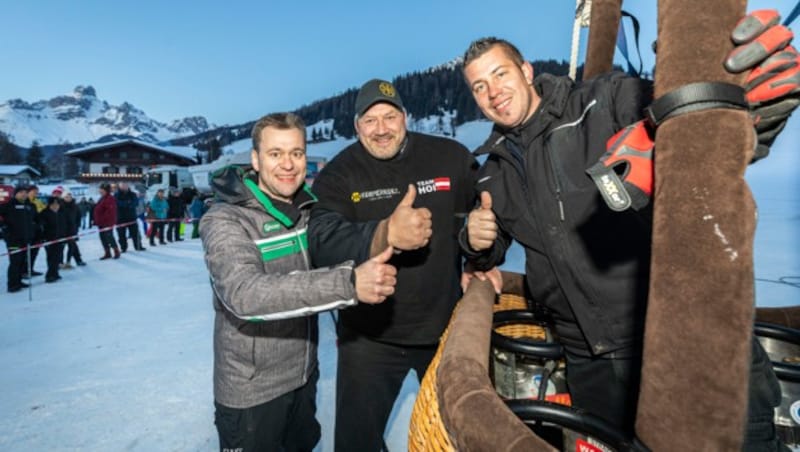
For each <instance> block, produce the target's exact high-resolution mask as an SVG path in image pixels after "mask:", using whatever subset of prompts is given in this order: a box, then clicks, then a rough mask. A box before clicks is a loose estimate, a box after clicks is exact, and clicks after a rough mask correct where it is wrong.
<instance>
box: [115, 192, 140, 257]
mask: <svg viewBox="0 0 800 452" xmlns="http://www.w3.org/2000/svg"><path fill="white" fill-rule="evenodd" d="M115 198H116V199H117V224H118V225H120V226H117V237H118V238H119V248H120V251H122V252H123V253H124V252H126V251H128V237H130V239H131V242H133V248H134V249H135V250H136V251H144V247H143V246H142V241H141V238H140V235H139V225H138V224H137V223H136V205H137V204H138V202H139V198H138V196H136V193H134V192H132V191H131V190H130V188H129V187H128V184H127V183H125V182H122V183H120V184H119V189H118V190H117V194H116V196H115Z"/></svg>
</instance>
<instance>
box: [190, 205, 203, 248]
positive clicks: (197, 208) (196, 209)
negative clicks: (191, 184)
mask: <svg viewBox="0 0 800 452" xmlns="http://www.w3.org/2000/svg"><path fill="white" fill-rule="evenodd" d="M205 212H206V208H205V203H203V200H201V199H200V195H195V197H194V199H192V204H191V205H190V206H189V215H191V216H192V238H193V239H196V238H199V237H200V231H198V226H199V225H200V217H202V216H203V214H204V213H205Z"/></svg>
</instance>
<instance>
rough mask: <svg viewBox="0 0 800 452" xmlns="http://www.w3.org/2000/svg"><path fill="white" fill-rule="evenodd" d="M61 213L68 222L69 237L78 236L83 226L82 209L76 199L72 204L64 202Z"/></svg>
mask: <svg viewBox="0 0 800 452" xmlns="http://www.w3.org/2000/svg"><path fill="white" fill-rule="evenodd" d="M61 211H62V212H64V217H65V218H66V221H67V235H70V236H71V235H77V234H78V228H79V227H80V225H81V209H80V207H79V206H78V203H77V202H75V200H74V199H73V200H72V201H70V202H67V201H63V202H62V203H61Z"/></svg>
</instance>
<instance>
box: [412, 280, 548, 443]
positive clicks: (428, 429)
mask: <svg viewBox="0 0 800 452" xmlns="http://www.w3.org/2000/svg"><path fill="white" fill-rule="evenodd" d="M493 309H494V311H495V312H497V311H505V310H509V309H527V303H526V302H525V298H523V297H521V296H519V295H510V294H503V295H501V296H500V299H499V302H498V303H497V304H495V305H494V307H493ZM448 331H449V327H448V329H447V330H445V332H444V333H443V334H442V338H441V340H440V341H439V348H438V350H436V355H435V356H434V357H433V360H432V361H431V364H430V366H428V371H427V372H425V376H424V377H423V378H422V383H421V384H420V387H419V393H417V400H416V401H415V402H414V410H413V411H412V412H411V424H410V426H409V431H408V450H409V451H411V452H427V451H453V450H455V449H454V448H453V445H452V443H451V442H450V437H449V436H448V434H447V432H446V431H445V429H444V424H443V423H442V418H441V415H440V413H439V398H438V396H437V394H436V373H437V369H438V368H439V360H440V358H441V354H442V349H443V348H444V343H445V341H446V340H447V333H448ZM496 331H497V332H499V333H500V334H504V335H507V336H509V337H514V338H519V337H530V338H535V339H542V340H544V338H545V332H544V329H542V328H541V327H539V326H536V325H525V324H519V325H506V326H503V327H500V328H498V329H497V330H496Z"/></svg>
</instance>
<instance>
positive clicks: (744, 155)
mask: <svg viewBox="0 0 800 452" xmlns="http://www.w3.org/2000/svg"><path fill="white" fill-rule="evenodd" d="M745 6H746V2H745V0H706V1H703V2H698V1H696V0H660V1H659V8H658V16H659V24H658V55H657V63H656V89H655V91H656V97H658V96H661V95H662V94H664V93H666V92H669V91H671V90H673V89H675V88H678V87H680V86H682V85H684V84H687V83H692V82H699V81H724V82H729V83H739V82H740V80H739V78H740V77H734V76H732V75H730V74H728V73H727V72H725V70H724V69H723V67H722V61H723V60H724V57H725V55H726V54H727V53H728V52H729V51H730V50H731V49H732V48H733V44H732V43H731V41H730V38H729V36H730V31H731V30H732V29H733V27H734V25H735V24H736V22H737V21H738V19H739V18H741V17H742V16H743V15H744V13H745ZM753 139H754V134H753V132H752V122H751V121H750V119H749V117H748V114H747V112H745V111H736V110H720V109H715V110H707V111H702V112H696V113H689V114H685V115H681V116H678V117H675V118H673V119H669V120H667V121H666V122H664V123H663V124H662V125H661V126H660V127H659V129H658V131H657V133H656V147H655V149H656V151H655V173H656V174H655V194H654V219H653V253H652V264H651V280H650V299H649V303H648V312H647V323H646V327H645V347H644V364H643V370H642V384H641V391H640V396H639V408H638V409H639V411H638V417H637V421H636V430H637V435H638V436H639V438H641V439H642V440H643V441H644V443H645V444H647V445H648V446H649V447H650V448H651V449H653V450H655V451H662V450H669V451H671V450H692V451H721V450H726V451H727V450H741V446H742V440H743V436H744V426H745V419H746V413H747V384H748V376H749V363H750V347H751V344H750V341H751V335H752V325H753V299H754V291H753V235H754V230H755V208H754V203H753V198H752V195H751V193H750V190H749V188H748V186H747V183H746V182H745V180H744V171H745V168H746V166H747V162H748V161H749V160H750V158H751V156H752V149H753V144H754V143H753Z"/></svg>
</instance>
